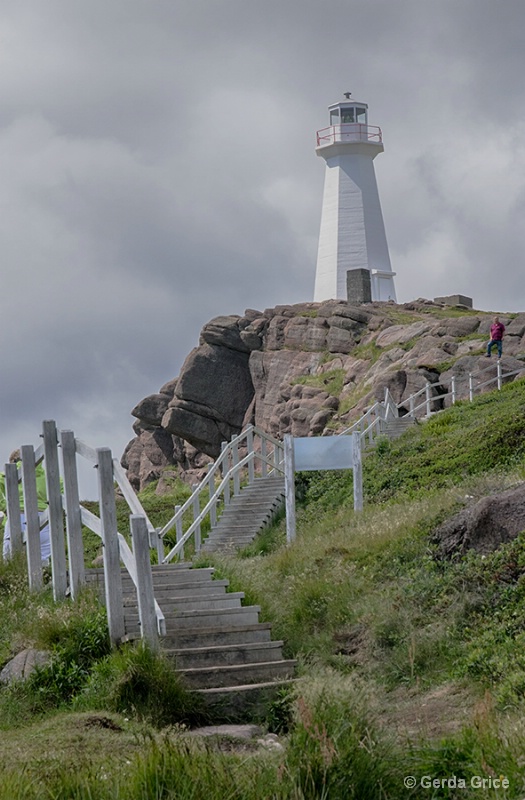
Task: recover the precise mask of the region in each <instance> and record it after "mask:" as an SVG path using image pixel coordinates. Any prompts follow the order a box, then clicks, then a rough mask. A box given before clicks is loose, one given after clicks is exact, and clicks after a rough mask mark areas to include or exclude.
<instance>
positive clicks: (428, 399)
mask: <svg viewBox="0 0 525 800" xmlns="http://www.w3.org/2000/svg"><path fill="white" fill-rule="evenodd" d="M425 402H426V409H427V417H429V416H430V414H431V411H430V384H429V383H428V382H427V383H426V384H425Z"/></svg>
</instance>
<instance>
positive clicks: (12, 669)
mask: <svg viewBox="0 0 525 800" xmlns="http://www.w3.org/2000/svg"><path fill="white" fill-rule="evenodd" d="M50 662H51V653H49V652H48V651H47V650H36V649H35V648H34V647H28V648H27V649H26V650H22V651H21V652H20V653H17V655H16V656H15V657H14V658H12V659H11V661H8V662H7V664H6V665H5V667H4V668H3V669H2V671H1V672H0V683H4V684H9V683H13V682H14V681H25V680H27V679H28V678H29V676H30V675H32V673H33V672H34V671H35V669H37V667H45V666H46V665H47V664H49V663H50Z"/></svg>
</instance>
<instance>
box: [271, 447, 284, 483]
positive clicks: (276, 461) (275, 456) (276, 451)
mask: <svg viewBox="0 0 525 800" xmlns="http://www.w3.org/2000/svg"><path fill="white" fill-rule="evenodd" d="M283 452H284V451H283ZM283 458H284V455H283ZM278 469H279V448H278V447H277V445H275V444H274V446H273V473H274V475H277V472H278Z"/></svg>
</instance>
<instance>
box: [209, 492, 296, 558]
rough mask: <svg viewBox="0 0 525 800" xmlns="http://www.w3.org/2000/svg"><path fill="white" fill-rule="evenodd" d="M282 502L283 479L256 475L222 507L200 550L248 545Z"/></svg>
mask: <svg viewBox="0 0 525 800" xmlns="http://www.w3.org/2000/svg"><path fill="white" fill-rule="evenodd" d="M283 503H284V478H283V477H278V478H256V479H255V481H254V482H253V483H251V484H249V485H248V486H245V487H244V488H242V489H241V491H240V493H239V494H238V495H235V496H234V497H232V499H231V502H230V503H229V504H228V505H227V506H226V507H225V508H224V510H223V512H222V514H221V516H220V518H219V521H218V523H217V525H216V526H215V527H214V528H213V530H212V531H211V532H210V533H209V535H208V538H207V539H206V540H205V542H204V544H203V546H202V552H204V553H213V552H217V551H221V552H224V551H227V552H228V551H229V552H235V551H236V550H240V549H241V548H243V547H246V546H247V545H248V544H251V542H253V540H254V539H255V537H256V536H257V534H258V533H260V531H261V530H262V528H264V527H265V526H266V525H268V524H269V523H270V522H271V521H272V519H273V518H274V517H275V515H276V514H277V513H278V511H279V510H280V509H281V508H282V506H283Z"/></svg>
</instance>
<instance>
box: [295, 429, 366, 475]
mask: <svg viewBox="0 0 525 800" xmlns="http://www.w3.org/2000/svg"><path fill="white" fill-rule="evenodd" d="M352 444H353V443H352V437H351V436H307V437H303V438H299V439H294V440H293V447H294V460H295V469H296V471H297V472H301V471H303V472H306V471H310V470H315V469H351V468H352V450H353V446H352Z"/></svg>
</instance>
